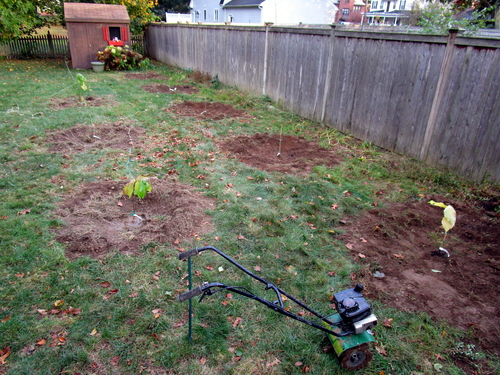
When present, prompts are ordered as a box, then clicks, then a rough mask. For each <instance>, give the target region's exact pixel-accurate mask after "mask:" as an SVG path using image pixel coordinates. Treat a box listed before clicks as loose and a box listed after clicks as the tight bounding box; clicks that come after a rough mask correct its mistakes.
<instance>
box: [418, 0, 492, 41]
mask: <svg viewBox="0 0 500 375" xmlns="http://www.w3.org/2000/svg"><path fill="white" fill-rule="evenodd" d="M486 12H487V10H480V11H475V12H473V13H472V15H471V17H470V18H462V19H458V18H457V17H456V14H455V11H454V10H453V5H452V4H444V3H440V2H436V3H432V4H429V5H427V6H426V7H425V8H424V9H422V13H421V18H420V21H419V22H418V25H419V26H422V31H423V32H424V33H427V34H446V33H447V31H448V30H449V29H451V28H458V29H462V30H465V32H464V34H474V33H475V32H476V31H477V30H479V29H482V28H485V27H486V21H487V19H486V18H487V14H486Z"/></svg>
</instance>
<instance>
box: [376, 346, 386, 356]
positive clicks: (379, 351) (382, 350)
mask: <svg viewBox="0 0 500 375" xmlns="http://www.w3.org/2000/svg"><path fill="white" fill-rule="evenodd" d="M375 349H376V350H377V352H378V353H379V354H381V355H383V356H384V357H387V352H386V351H385V349H384V348H382V347H380V346H375Z"/></svg>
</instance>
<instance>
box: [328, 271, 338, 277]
mask: <svg viewBox="0 0 500 375" xmlns="http://www.w3.org/2000/svg"><path fill="white" fill-rule="evenodd" d="M335 275H336V272H335V271H330V272H328V276H330V277H333V276H335Z"/></svg>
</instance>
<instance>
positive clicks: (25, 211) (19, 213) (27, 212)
mask: <svg viewBox="0 0 500 375" xmlns="http://www.w3.org/2000/svg"><path fill="white" fill-rule="evenodd" d="M30 212H31V210H30V209H29V208H26V209H24V210H21V211H19V212H18V213H17V214H18V215H26V214H29V213H30Z"/></svg>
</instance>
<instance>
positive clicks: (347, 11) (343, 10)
mask: <svg viewBox="0 0 500 375" xmlns="http://www.w3.org/2000/svg"><path fill="white" fill-rule="evenodd" d="M342 15H343V16H348V15H349V8H344V9H342Z"/></svg>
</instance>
